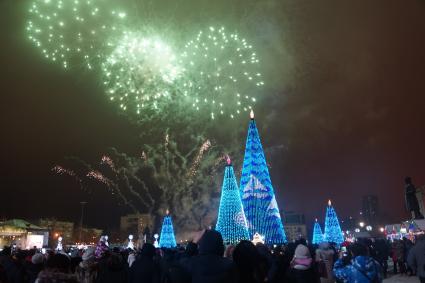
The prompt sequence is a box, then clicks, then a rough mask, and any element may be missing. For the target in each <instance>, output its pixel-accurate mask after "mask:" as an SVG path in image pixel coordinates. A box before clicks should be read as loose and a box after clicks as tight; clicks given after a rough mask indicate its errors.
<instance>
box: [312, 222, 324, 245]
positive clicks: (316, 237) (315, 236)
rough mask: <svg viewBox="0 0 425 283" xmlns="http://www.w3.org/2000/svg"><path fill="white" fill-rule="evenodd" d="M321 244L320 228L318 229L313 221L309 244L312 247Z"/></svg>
mask: <svg viewBox="0 0 425 283" xmlns="http://www.w3.org/2000/svg"><path fill="white" fill-rule="evenodd" d="M322 242H323V233H322V228H321V227H320V224H319V222H317V219H316V221H314V227H313V239H312V240H311V243H312V244H313V245H318V244H320V243H322Z"/></svg>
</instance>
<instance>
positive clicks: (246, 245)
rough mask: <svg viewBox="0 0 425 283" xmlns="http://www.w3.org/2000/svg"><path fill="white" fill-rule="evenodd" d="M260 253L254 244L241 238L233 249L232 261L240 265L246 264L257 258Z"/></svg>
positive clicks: (253, 261)
mask: <svg viewBox="0 0 425 283" xmlns="http://www.w3.org/2000/svg"><path fill="white" fill-rule="evenodd" d="M259 256H260V253H259V252H258V250H257V248H256V247H255V246H254V244H253V243H252V242H250V241H247V240H242V241H240V242H239V244H237V245H236V247H235V248H234V250H233V261H234V262H235V263H236V264H237V265H240V266H248V265H250V264H253V263H255V261H256V260H258V258H259Z"/></svg>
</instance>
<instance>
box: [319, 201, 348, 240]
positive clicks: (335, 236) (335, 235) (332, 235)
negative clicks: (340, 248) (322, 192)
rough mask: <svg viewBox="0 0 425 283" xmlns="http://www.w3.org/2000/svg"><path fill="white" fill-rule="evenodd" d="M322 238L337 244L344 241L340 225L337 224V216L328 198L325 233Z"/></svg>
mask: <svg viewBox="0 0 425 283" xmlns="http://www.w3.org/2000/svg"><path fill="white" fill-rule="evenodd" d="M323 238H324V240H325V241H326V242H329V243H337V244H338V245H340V244H341V243H342V242H344V236H343V234H342V231H341V226H340V225H339V221H338V216H337V215H336V212H335V209H334V208H333V207H332V203H331V201H330V200H329V202H328V207H327V208H326V219H325V234H324V235H323Z"/></svg>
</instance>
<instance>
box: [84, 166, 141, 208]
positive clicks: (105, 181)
mask: <svg viewBox="0 0 425 283" xmlns="http://www.w3.org/2000/svg"><path fill="white" fill-rule="evenodd" d="M86 177H88V178H92V179H94V180H97V181H98V182H100V183H102V184H104V185H106V186H107V188H108V189H109V190H110V191H111V192H113V193H114V192H116V193H117V194H118V195H119V197H120V198H121V200H122V201H123V202H124V204H125V205H128V206H129V207H130V208H131V209H132V210H133V211H134V212H135V213H137V212H139V210H138V209H137V208H136V207H135V206H134V205H133V204H132V203H131V202H130V201H129V200H128V199H127V198H126V196H125V195H124V194H123V193H122V192H121V190H120V188H119V186H118V185H117V184H115V183H114V182H112V181H111V180H110V179H109V178H107V177H105V176H104V175H103V174H102V173H101V172H99V171H95V170H92V171H89V172H88V173H87V175H86Z"/></svg>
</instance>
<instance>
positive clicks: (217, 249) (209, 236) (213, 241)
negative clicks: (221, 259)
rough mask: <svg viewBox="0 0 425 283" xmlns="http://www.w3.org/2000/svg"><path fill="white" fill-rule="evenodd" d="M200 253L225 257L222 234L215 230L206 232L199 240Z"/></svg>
mask: <svg viewBox="0 0 425 283" xmlns="http://www.w3.org/2000/svg"><path fill="white" fill-rule="evenodd" d="M199 253H200V254H215V255H218V256H223V254H224V244H223V237H222V236H221V234H220V233H219V232H218V231H215V230H206V231H205V233H204V234H203V235H202V238H201V239H200V240H199Z"/></svg>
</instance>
